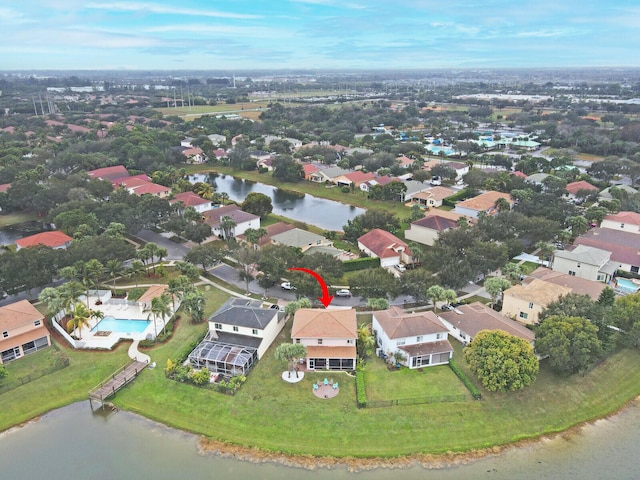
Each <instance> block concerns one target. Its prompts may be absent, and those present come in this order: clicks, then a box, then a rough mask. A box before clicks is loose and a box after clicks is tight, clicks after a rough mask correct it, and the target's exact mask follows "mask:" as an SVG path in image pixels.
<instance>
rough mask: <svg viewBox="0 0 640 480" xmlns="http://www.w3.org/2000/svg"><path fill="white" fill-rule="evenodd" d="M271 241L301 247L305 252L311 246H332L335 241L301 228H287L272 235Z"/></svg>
mask: <svg viewBox="0 0 640 480" xmlns="http://www.w3.org/2000/svg"><path fill="white" fill-rule="evenodd" d="M271 243H273V244H280V245H286V246H288V247H295V248H299V249H300V250H301V251H302V252H303V253H304V252H305V251H306V250H308V249H309V248H311V247H331V246H333V242H332V241H331V240H328V239H327V238H325V237H323V236H322V235H318V234H317V233H312V232H308V231H306V230H302V229H300V228H292V229H287V230H285V231H283V232H281V233H277V234H274V235H271Z"/></svg>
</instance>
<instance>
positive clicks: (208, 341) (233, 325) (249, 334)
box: [189, 297, 285, 377]
mask: <svg viewBox="0 0 640 480" xmlns="http://www.w3.org/2000/svg"><path fill="white" fill-rule="evenodd" d="M208 322H209V331H208V332H207V335H206V336H205V338H204V339H203V340H202V342H200V344H199V345H198V346H197V347H196V348H195V349H194V350H193V351H192V352H191V354H189V362H190V363H191V365H192V366H193V367H195V368H207V369H208V370H210V371H211V372H213V373H219V374H222V375H224V376H228V377H233V376H236V375H246V374H247V373H249V371H250V370H251V368H252V367H253V366H254V365H255V363H256V362H257V361H258V360H259V359H261V358H262V356H263V355H264V354H265V352H266V351H267V349H268V348H269V347H270V346H271V344H272V343H273V341H274V340H275V339H276V337H277V336H278V334H279V333H280V331H281V330H282V328H283V327H284V324H285V317H284V312H281V311H280V310H276V309H273V308H265V307H263V305H262V302H261V301H259V300H251V299H245V298H236V297H232V298H230V299H229V300H227V301H226V302H225V303H224V304H223V305H222V306H221V307H220V308H219V309H218V310H216V311H215V313H214V314H213V315H211V317H209V320H208Z"/></svg>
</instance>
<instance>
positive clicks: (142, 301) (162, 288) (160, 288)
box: [136, 285, 169, 311]
mask: <svg viewBox="0 0 640 480" xmlns="http://www.w3.org/2000/svg"><path fill="white" fill-rule="evenodd" d="M168 288H169V286H168V285H151V286H149V288H147V289H146V290H145V291H144V293H143V294H142V295H140V298H138V300H136V303H137V304H138V306H139V307H140V310H141V311H145V310H151V302H152V301H153V299H154V298H158V297H161V296H162V295H163V294H164V293H165V292H167V289H168Z"/></svg>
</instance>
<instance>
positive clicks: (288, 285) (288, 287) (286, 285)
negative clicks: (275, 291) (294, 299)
mask: <svg viewBox="0 0 640 480" xmlns="http://www.w3.org/2000/svg"><path fill="white" fill-rule="evenodd" d="M280 287H281V288H282V289H284V290H297V288H296V287H294V286H293V285H291V282H282V283H281V284H280Z"/></svg>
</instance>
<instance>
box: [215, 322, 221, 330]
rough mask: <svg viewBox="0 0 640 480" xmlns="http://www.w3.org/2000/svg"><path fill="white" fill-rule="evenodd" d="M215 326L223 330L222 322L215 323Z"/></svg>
mask: <svg viewBox="0 0 640 480" xmlns="http://www.w3.org/2000/svg"><path fill="white" fill-rule="evenodd" d="M213 326H214V328H215V329H216V330H222V324H221V323H214V324H213Z"/></svg>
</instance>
